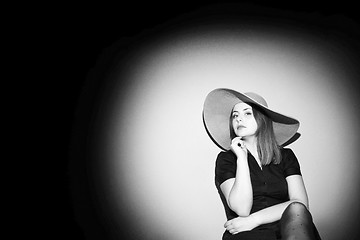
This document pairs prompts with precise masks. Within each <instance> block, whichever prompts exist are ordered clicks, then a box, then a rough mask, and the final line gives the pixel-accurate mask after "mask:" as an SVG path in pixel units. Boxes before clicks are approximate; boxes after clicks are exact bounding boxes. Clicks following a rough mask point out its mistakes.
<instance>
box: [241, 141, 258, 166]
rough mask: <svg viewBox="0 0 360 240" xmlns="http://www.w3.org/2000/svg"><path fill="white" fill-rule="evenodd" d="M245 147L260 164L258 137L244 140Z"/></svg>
mask: <svg viewBox="0 0 360 240" xmlns="http://www.w3.org/2000/svg"><path fill="white" fill-rule="evenodd" d="M243 141H244V142H245V146H246V148H247V149H248V151H250V153H251V154H252V155H253V156H254V158H255V159H256V161H257V162H258V163H260V159H259V154H258V149H257V138H256V137H248V138H244V139H243Z"/></svg>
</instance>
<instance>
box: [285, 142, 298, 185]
mask: <svg viewBox="0 0 360 240" xmlns="http://www.w3.org/2000/svg"><path fill="white" fill-rule="evenodd" d="M282 157H283V159H282V162H283V164H284V177H285V178H286V177H288V176H291V175H301V170H300V164H299V161H298V159H297V158H296V156H295V154H294V152H293V151H292V150H291V149H283V156H282Z"/></svg>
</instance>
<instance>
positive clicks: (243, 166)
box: [228, 159, 253, 217]
mask: <svg viewBox="0 0 360 240" xmlns="http://www.w3.org/2000/svg"><path fill="white" fill-rule="evenodd" d="M228 204H229V207H230V208H231V209H232V210H233V211H234V212H236V213H237V214H238V215H239V216H243V217H246V216H249V214H250V211H251V208H252V204H253V191H252V185H251V180H250V170H249V166H248V162H247V159H244V160H238V161H237V168H236V177H235V182H234V185H233V187H232V189H231V191H230V194H229V200H228Z"/></svg>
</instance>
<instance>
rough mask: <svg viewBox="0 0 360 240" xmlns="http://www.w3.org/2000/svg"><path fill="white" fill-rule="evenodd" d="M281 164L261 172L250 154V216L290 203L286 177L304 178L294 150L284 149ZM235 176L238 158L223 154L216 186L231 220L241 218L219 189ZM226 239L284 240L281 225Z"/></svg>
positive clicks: (230, 235)
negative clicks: (300, 176)
mask: <svg viewBox="0 0 360 240" xmlns="http://www.w3.org/2000/svg"><path fill="white" fill-rule="evenodd" d="M281 154H282V161H281V163H280V164H273V163H271V164H269V165H266V166H263V168H262V169H261V168H260V166H259V165H258V163H257V162H256V160H255V158H254V157H253V156H252V155H251V153H250V152H248V164H249V170H250V178H251V184H252V189H253V206H252V209H251V211H250V213H253V212H257V211H259V210H261V209H264V208H267V207H270V206H273V205H276V204H279V203H283V202H286V201H288V200H289V195H288V186H287V182H286V179H285V178H286V177H288V176H290V175H301V171H300V165H299V162H298V160H297V158H296V156H295V154H294V153H293V151H292V150H291V149H288V148H282V149H281ZM235 176H236V156H235V154H234V153H233V152H232V151H230V150H229V151H226V152H220V153H219V155H218V157H217V159H216V167H215V184H216V188H217V189H218V192H219V194H220V198H221V201H222V203H223V205H224V208H225V213H226V217H227V219H228V220H230V219H233V218H236V217H237V216H238V215H237V214H236V213H235V212H233V211H232V210H231V209H230V208H229V206H228V205H227V203H226V199H225V197H224V195H223V193H222V191H221V189H220V185H221V184H222V183H223V182H224V181H226V180H228V179H230V178H235ZM225 239H226V240H227V239H241V240H247V239H256V240H262V239H264V240H275V239H281V236H280V224H279V221H277V222H273V223H270V224H264V225H261V226H258V227H256V228H254V229H253V230H251V231H245V232H240V233H238V234H235V235H232V234H231V233H229V232H228V231H225V232H224V234H223V240H225Z"/></svg>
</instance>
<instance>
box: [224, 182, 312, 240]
mask: <svg viewBox="0 0 360 240" xmlns="http://www.w3.org/2000/svg"><path fill="white" fill-rule="evenodd" d="M286 181H287V184H288V191H289V199H290V200H289V201H286V202H283V203H280V204H277V205H274V206H271V207H268V208H265V209H262V210H260V211H258V212H255V213H252V214H250V215H249V216H248V217H237V218H234V219H232V220H229V221H227V222H226V223H225V225H224V227H225V228H226V229H227V230H228V231H229V232H230V233H232V234H236V233H239V232H243V231H249V230H251V229H254V228H255V227H257V226H259V225H262V224H266V223H271V222H275V221H278V220H280V218H281V216H282V214H283V212H284V211H285V209H286V208H287V206H289V204H290V203H292V202H300V203H303V204H304V205H305V206H306V207H307V208H308V207H309V204H308V196H307V193H306V189H305V185H304V181H303V178H302V176H301V175H291V176H288V177H286Z"/></svg>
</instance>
